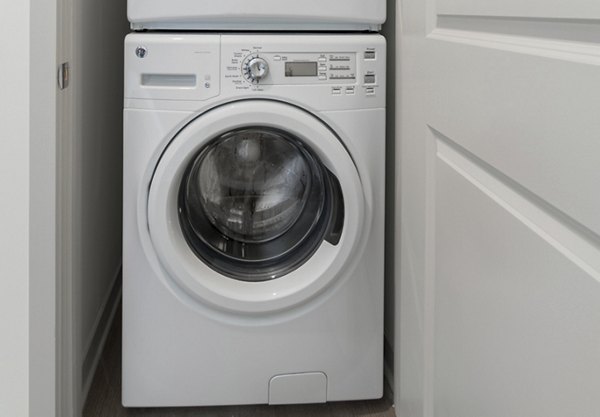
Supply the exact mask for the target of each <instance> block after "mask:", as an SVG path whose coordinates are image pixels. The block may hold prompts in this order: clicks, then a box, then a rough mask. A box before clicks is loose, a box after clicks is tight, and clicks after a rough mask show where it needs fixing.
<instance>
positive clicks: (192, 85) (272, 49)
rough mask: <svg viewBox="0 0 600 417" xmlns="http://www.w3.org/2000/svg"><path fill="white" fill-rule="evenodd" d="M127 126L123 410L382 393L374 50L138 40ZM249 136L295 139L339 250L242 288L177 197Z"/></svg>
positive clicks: (309, 40)
mask: <svg viewBox="0 0 600 417" xmlns="http://www.w3.org/2000/svg"><path fill="white" fill-rule="evenodd" d="M140 56H143V58H140ZM257 60H258V61H257ZM294 62H295V63H299V64H298V65H286V63H294ZM286 70H287V71H288V75H289V74H290V72H292V73H293V72H295V73H296V74H297V75H298V74H300V75H302V76H300V77H297V78H296V77H289V76H288V77H286V76H285V71H286ZM308 73H310V74H315V75H307V74H308ZM323 78H324V79H323ZM124 117H125V122H124V124H125V139H124V140H125V148H124V265H123V279H124V287H123V300H124V303H123V404H124V405H125V406H130V407H161V406H202V405H227V404H258V403H270V404H284V403H304V402H325V401H342V400H355V399H371V398H379V397H381V395H382V389H383V387H382V385H383V253H384V252H383V249H384V248H383V244H384V183H385V178H384V176H385V175H384V165H385V163H384V162H385V40H384V38H383V37H381V36H380V35H376V34H361V35H316V34H310V35H309V34H307V35H297V34H296V35H282V34H276V35H267V34H264V35H258V34H248V35H245V34H241V35H233V34H232V35H229V34H223V35H220V34H132V35H129V36H128V37H127V39H126V42H125V113H124ZM257 125H260V126H266V127H268V128H272V129H276V130H278V131H281V132H288V133H290V134H293V135H294V136H295V137H297V138H299V139H300V141H301V142H302V144H303V145H302V146H303V147H306V148H307V149H309V150H310V151H311V152H313V154H314V155H316V159H318V160H320V162H321V164H322V166H325V167H326V168H327V170H328V172H329V173H330V175H332V176H333V177H335V178H337V180H338V181H339V189H338V190H339V193H341V195H342V196H343V207H344V211H345V212H344V216H343V218H342V219H343V222H340V223H339V224H338V226H339V225H341V226H342V229H341V235H340V236H339V241H338V242H333V243H331V242H329V241H327V240H323V241H322V242H321V243H320V245H319V246H318V247H317V249H316V250H315V252H314V253H313V254H312V256H308V257H307V258H306V260H305V261H304V262H303V263H301V264H300V265H299V266H298V265H296V267H295V268H294V269H292V270H291V271H288V273H286V274H284V275H283V276H281V277H279V278H277V279H273V280H267V281H262V282H245V281H241V280H239V279H233V278H229V277H228V276H225V274H224V273H223V272H218V271H217V269H215V268H212V267H209V266H207V263H205V261H202V260H200V258H199V257H198V256H197V255H196V253H195V252H194V251H193V250H192V249H190V246H189V245H188V244H187V241H186V238H185V237H184V235H183V234H184V232H183V231H182V230H183V229H182V227H181V226H180V224H181V222H180V220H178V216H180V213H179V208H178V194H180V191H181V190H180V184H181V182H182V178H185V175H187V174H186V172H188V171H186V167H187V166H188V165H189V164H190V161H192V160H193V158H194V157H195V156H196V155H198V152H201V149H204V147H205V146H206V144H207V143H214V142H211V139H212V138H216V137H219V136H220V135H223V134H224V133H225V132H228V131H231V130H234V129H239V128H247V127H248V126H257ZM338 207H339V206H338ZM338 212H339V211H338Z"/></svg>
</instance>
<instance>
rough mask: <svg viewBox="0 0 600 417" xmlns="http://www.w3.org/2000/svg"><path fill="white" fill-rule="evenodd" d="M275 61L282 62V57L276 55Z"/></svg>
mask: <svg viewBox="0 0 600 417" xmlns="http://www.w3.org/2000/svg"><path fill="white" fill-rule="evenodd" d="M273 61H281V55H275V56H274V57H273Z"/></svg>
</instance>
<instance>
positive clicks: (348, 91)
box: [346, 87, 354, 96]
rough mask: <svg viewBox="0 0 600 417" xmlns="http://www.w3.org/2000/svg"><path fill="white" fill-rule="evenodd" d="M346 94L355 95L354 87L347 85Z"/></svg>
mask: <svg viewBox="0 0 600 417" xmlns="http://www.w3.org/2000/svg"><path fill="white" fill-rule="evenodd" d="M346 95H348V96H353V95H354V87H346Z"/></svg>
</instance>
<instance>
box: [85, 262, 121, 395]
mask: <svg viewBox="0 0 600 417" xmlns="http://www.w3.org/2000/svg"><path fill="white" fill-rule="evenodd" d="M121 294H122V277H121V268H120V267H119V270H118V271H117V274H116V275H115V278H114V279H113V284H112V286H111V289H110V291H109V292H108V295H107V297H106V299H105V300H104V303H103V304H102V308H101V310H100V311H101V312H100V314H99V316H98V320H97V322H96V326H95V330H94V333H93V337H92V338H91V339H90V340H89V341H88V343H87V344H86V347H85V350H84V352H83V363H82V367H81V368H82V370H81V372H82V378H81V381H82V402H81V404H82V405H83V404H85V401H86V400H87V396H88V392H89V390H90V387H91V385H92V381H93V379H94V375H95V373H96V368H97V367H98V363H99V361H100V356H101V355H102V350H103V349H104V345H105V343H106V338H107V336H108V332H109V331H110V328H111V325H112V323H113V320H114V318H115V313H116V312H117V309H118V307H119V303H120V301H121Z"/></svg>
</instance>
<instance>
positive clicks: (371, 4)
mask: <svg viewBox="0 0 600 417" xmlns="http://www.w3.org/2000/svg"><path fill="white" fill-rule="evenodd" d="M127 15H128V17H129V21H130V22H131V27H132V28H133V29H135V30H143V29H150V30H154V29H178V30H182V29H185V30H211V29H216V30H327V31H341V30H352V31H363V30H367V31H378V30H379V29H380V28H381V25H382V24H383V23H384V21H385V18H386V0H368V1H367V0H303V1H283V0H254V1H248V0H218V1H215V0H128V5H127Z"/></svg>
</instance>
